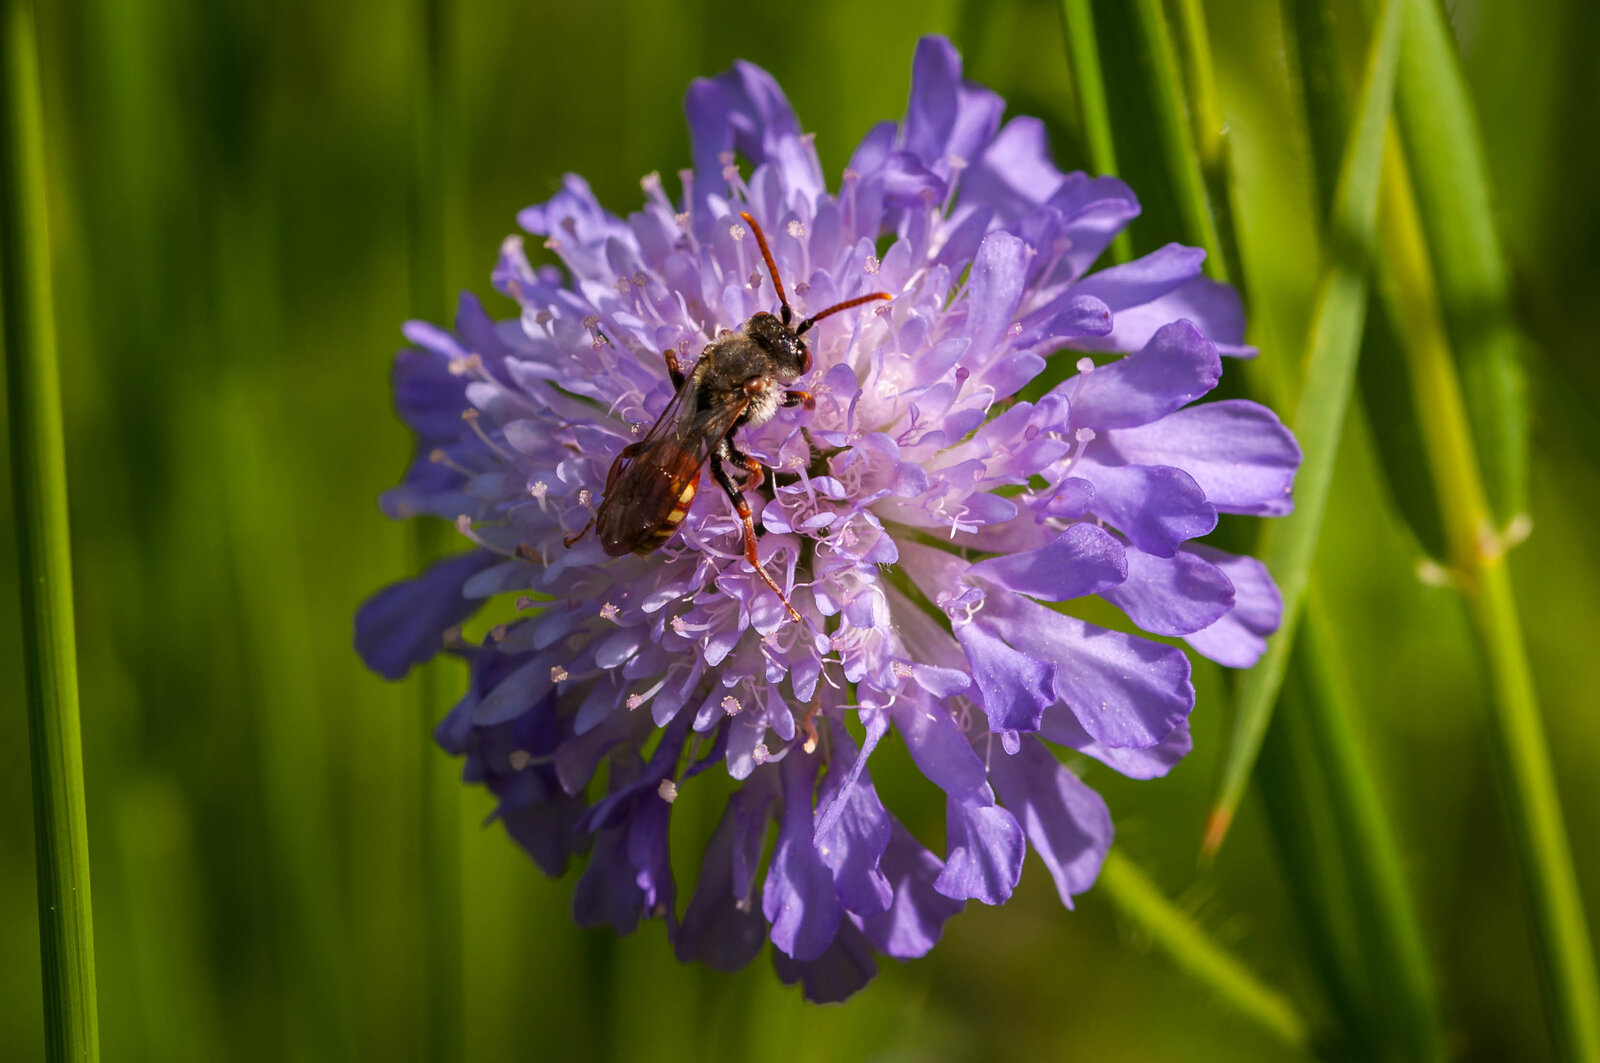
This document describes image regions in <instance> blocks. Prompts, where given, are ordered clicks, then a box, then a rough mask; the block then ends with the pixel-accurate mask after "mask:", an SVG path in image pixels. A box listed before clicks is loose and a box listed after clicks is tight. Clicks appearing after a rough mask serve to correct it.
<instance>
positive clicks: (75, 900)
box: [0, 0, 100, 1061]
mask: <svg viewBox="0 0 1600 1063" xmlns="http://www.w3.org/2000/svg"><path fill="white" fill-rule="evenodd" d="M0 19H3V21H0V123H3V126H0V302H3V311H0V312H3V314H4V318H5V325H4V327H5V348H6V384H7V395H8V398H9V407H8V412H9V417H10V425H11V460H12V462H13V469H12V480H11V482H12V492H13V495H14V503H13V504H14V506H15V512H16V520H17V547H18V555H19V557H18V561H19V566H20V571H21V576H22V578H21V580H20V581H19V582H20V583H21V586H22V631H23V641H24V647H23V655H24V659H25V661H26V665H27V690H28V740H29V752H30V754H31V759H32V764H33V818H34V844H35V852H36V861H37V875H38V889H39V946H40V953H41V960H42V964H43V968H44V1002H45V1004H44V1006H45V1044H46V1046H47V1049H48V1053H49V1057H50V1059H52V1060H73V1061H77V1060H97V1059H99V1058H100V1037H99V1018H98V1014H99V1013H98V1010H97V1008H96V1004H95V976H94V919H93V913H92V911H91V908H90V903H89V828H88V822H87V819H86V817H85V809H84V795H83V750H82V744H81V739H80V737H79V730H78V659H77V648H76V644H75V642H74V638H75V636H74V626H73V616H72V547H71V541H70V539H69V537H68V533H67V465H66V442H65V439H64V438H63V432H62V425H61V382H60V379H59V377H58V374H57V369H56V336H55V320H54V316H53V314H54V310H53V305H52V296H51V290H50V287H51V286H50V234H49V226H48V221H47V217H46V213H45V153H44V116H43V113H42V111H43V108H42V105H41V102H40V96H39V66H38V62H39V61H38V44H37V40H36V35H35V30H34V18H33V7H32V4H31V3H30V2H28V0H7V2H6V3H5V5H4V8H3V9H0Z"/></svg>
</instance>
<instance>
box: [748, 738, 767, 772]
mask: <svg viewBox="0 0 1600 1063" xmlns="http://www.w3.org/2000/svg"><path fill="white" fill-rule="evenodd" d="M750 759H751V760H753V761H755V762H756V764H757V765H758V766H759V765H762V764H765V763H766V762H767V761H769V760H771V759H772V751H771V750H770V749H768V748H767V744H766V743H765V742H757V743H756V747H755V748H754V749H752V750H751V751H750Z"/></svg>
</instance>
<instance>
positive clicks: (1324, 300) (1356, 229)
mask: <svg viewBox="0 0 1600 1063" xmlns="http://www.w3.org/2000/svg"><path fill="white" fill-rule="evenodd" d="M1400 2H1401V0H1388V2H1387V3H1386V4H1385V6H1384V15H1383V17H1382V19H1381V20H1380V22H1379V24H1378V27H1377V29H1376V31H1375V32H1374V34H1373V39H1372V46H1371V48H1370V49H1369V51H1368V59H1367V70H1366V76H1365V84H1364V86H1363V89H1362V93H1361V104H1360V107H1359V108H1358V110H1357V112H1356V119H1355V122H1354V124H1353V125H1352V126H1351V130H1350V134H1349V140H1348V142H1347V145H1348V146H1347V148H1346V150H1345V156H1344V162H1343V164H1342V166H1341V167H1340V175H1339V187H1338V190H1337V191H1336V192H1335V194H1334V209H1333V216H1332V218H1331V219H1330V223H1329V229H1330V233H1329V249H1328V257H1327V264H1326V266H1325V267H1324V269H1323V274H1322V279H1321V281H1320V283H1319V285H1318V291H1317V300H1316V304H1315V308H1314V310H1313V313H1312V320H1311V332H1310V335H1309V336H1308V337H1307V344H1306V351H1307V353H1306V360H1305V367H1306V368H1305V377H1304V380H1303V383H1302V385H1301V392H1300V399H1299V401H1298V403H1297V404H1296V407H1295V412H1294V415H1293V416H1292V417H1291V419H1290V422H1289V423H1290V424H1291V425H1292V426H1293V428H1294V430H1295V434H1296V436H1297V437H1298V438H1299V441H1300V446H1301V449H1302V450H1303V451H1304V453H1305V460H1304V462H1303V464H1302V465H1301V467H1300V473H1299V475H1298V476H1297V478H1296V481H1295V510H1294V512H1293V513H1291V514H1289V515H1288V516H1286V517H1283V518H1282V519H1280V520H1276V521H1272V522H1271V523H1269V524H1268V525H1267V526H1266V527H1265V528H1264V529H1263V531H1262V538H1261V550H1260V553H1261V558H1262V560H1263V561H1264V562H1265V563H1266V565H1267V568H1268V570H1270V571H1271V572H1272V574H1273V577H1274V578H1275V579H1276V580H1277V581H1278V587H1279V589H1280V590H1281V592H1282V594H1283V621H1282V623H1281V625H1280V626H1279V629H1278V632H1277V634H1276V635H1274V636H1273V638H1272V639H1271V641H1270V642H1269V643H1268V646H1267V651H1266V653H1265V654H1263V655H1262V657H1261V660H1259V661H1258V662H1257V663H1256V664H1255V666H1254V667H1253V668H1251V669H1250V670H1249V671H1247V672H1245V673H1244V675H1243V676H1242V677H1241V678H1240V680H1239V685H1238V690H1237V694H1236V698H1235V702H1236V706H1237V712H1236V714H1235V717H1234V725H1233V731H1232V733H1231V735H1230V736H1229V748H1228V753H1227V756H1226V758H1225V759H1224V762H1223V767H1222V777H1221V781H1220V782H1219V784H1218V793H1217V798H1216V800H1215V802H1214V803H1213V806H1212V810H1211V813H1210V817H1209V819H1208V820H1207V823H1206V831H1205V838H1204V840H1203V842H1202V854H1203V856H1205V857H1206V858H1209V857H1211V856H1213V855H1215V853H1216V851H1217V849H1218V848H1219V847H1220V846H1221V845H1222V842H1223V839H1224V838H1226V837H1227V833H1228V830H1229V828H1230V826H1231V825H1232V823H1233V816H1234V813H1235V812H1236V811H1237V810H1238V807H1239V802H1240V801H1241V800H1242V799H1243V797H1244V791H1245V787H1246V786H1247V785H1248V784H1249V781H1250V774H1251V771H1252V769H1253V768H1254V765H1255V760H1256V754H1257V753H1258V751H1259V750H1260V748H1261V740H1262V737H1263V736H1264V735H1265V734H1266V731H1267V724H1268V722H1269V721H1270V720H1271V718H1272V709H1273V706H1274V705H1275V704H1276V702H1277V698H1278V691H1279V690H1280V689H1281V688H1282V686H1283V678H1284V670H1285V669H1286V668H1287V666H1288V661H1289V653H1290V651H1291V650H1292V649H1293V647H1294V639H1295V633H1296V630H1297V627H1298V624H1299V619H1300V605H1301V601H1302V599H1303V597H1304V595H1305V589H1306V586H1307V584H1308V583H1309V581H1310V574H1311V562H1312V560H1313V559H1314V558H1315V556H1316V548H1317V540H1318V538H1319V536H1320V535H1321V531H1322V519H1323V515H1324V513H1325V512H1326V509H1327V504H1328V491H1329V488H1330V486H1331V484H1332V480H1333V465H1334V458H1335V457H1336V456H1337V454H1338V451H1339V440H1340V437H1341V435H1342V433H1343V431H1344V421H1345V413H1346V410H1347V409H1348V406H1349V401H1350V394H1351V391H1352V390H1353V388H1354V383H1355V373H1356V361H1357V358H1358V356H1359V354H1360V344H1361V334H1362V327H1363V324H1364V322H1365V320H1366V305H1367V288H1368V283H1367V270H1368V265H1369V263H1370V260H1371V244H1372V240H1373V226H1374V219H1375V216H1376V213H1377V202H1378V178H1379V173H1380V163H1381V160H1382V158H1383V157H1384V154H1385V152H1384V129H1385V128H1386V126H1387V123H1388V120H1389V111H1390V102H1391V100H1392V98H1393V88H1394V76H1395V66H1396V59H1397V55H1398V53H1399V50H1400V28H1401V25H1402V23H1401V20H1400V12H1399V10H1398V7H1399V3H1400Z"/></svg>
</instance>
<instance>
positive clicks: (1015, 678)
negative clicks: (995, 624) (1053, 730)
mask: <svg viewBox="0 0 1600 1063" xmlns="http://www.w3.org/2000/svg"><path fill="white" fill-rule="evenodd" d="M955 636H956V640H957V641H958V642H960V643H961V648H962V649H963V650H965V651H966V654H967V661H968V662H969V663H970V665H971V668H972V680H973V682H974V683H976V684H977V687H978V690H979V691H980V692H981V694H982V698H981V700H982V702H983V711H984V714H985V715H986V716H987V717H988V719H989V729H990V730H993V731H1037V730H1038V729H1039V719H1040V717H1041V716H1043V715H1044V710H1045V709H1047V708H1049V707H1050V705H1052V704H1054V702H1055V700H1056V695H1055V687H1054V685H1053V678H1054V676H1053V671H1052V669H1051V667H1050V665H1049V664H1047V663H1046V662H1044V661H1040V660H1038V659H1036V658H1034V657H1031V656H1029V655H1028V654H1026V653H1022V652H1019V651H1018V650H1016V649H1015V648H1013V647H1012V646H1009V645H1007V644H1006V642H1005V640H1004V639H1001V638H999V637H997V636H996V635H995V633H994V632H993V631H992V630H991V629H990V628H989V627H988V626H987V625H985V624H982V623H971V624H960V625H958V626H957V627H956V629H955Z"/></svg>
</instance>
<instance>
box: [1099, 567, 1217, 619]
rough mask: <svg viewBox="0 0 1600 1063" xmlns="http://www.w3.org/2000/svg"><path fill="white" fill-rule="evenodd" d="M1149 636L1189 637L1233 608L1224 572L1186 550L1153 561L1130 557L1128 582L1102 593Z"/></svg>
mask: <svg viewBox="0 0 1600 1063" xmlns="http://www.w3.org/2000/svg"><path fill="white" fill-rule="evenodd" d="M1101 597H1103V598H1105V599H1106V601H1108V602H1110V603H1111V604H1113V605H1115V606H1117V607H1118V608H1119V609H1121V610H1122V611H1123V612H1124V613H1127V614H1128V619H1129V620H1132V621H1133V622H1134V623H1135V624H1138V625H1139V626H1140V627H1141V628H1143V629H1144V630H1146V631H1148V632H1150V633H1151V634H1152V635H1188V634H1192V633H1193V632H1196V631H1199V630H1200V629H1201V628H1204V627H1207V626H1208V625H1210V624H1212V623H1214V622H1215V621H1216V620H1217V618H1218V617H1221V616H1222V615H1223V614H1225V613H1227V612H1228V611H1229V610H1230V609H1232V608H1233V605H1234V598H1233V584H1232V583H1231V582H1230V581H1229V579H1228V577H1227V576H1226V575H1224V574H1223V571H1222V569H1220V568H1218V567H1217V566H1216V565H1213V564H1211V563H1210V562H1209V561H1206V560H1204V559H1202V558H1200V557H1199V556H1197V555H1195V554H1192V553H1190V552H1189V551H1188V550H1179V551H1178V552H1177V553H1176V554H1174V555H1172V556H1171V557H1156V556H1155V555H1153V554H1147V553H1145V552H1144V551H1143V550H1129V551H1128V580H1127V582H1126V583H1123V584H1121V585H1120V586H1117V587H1113V588H1111V589H1110V590H1108V591H1105V592H1103V593H1102V595H1101Z"/></svg>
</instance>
